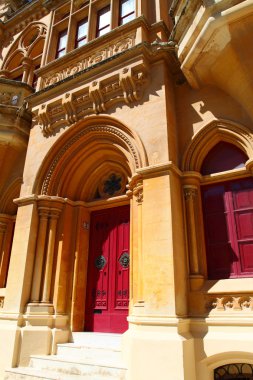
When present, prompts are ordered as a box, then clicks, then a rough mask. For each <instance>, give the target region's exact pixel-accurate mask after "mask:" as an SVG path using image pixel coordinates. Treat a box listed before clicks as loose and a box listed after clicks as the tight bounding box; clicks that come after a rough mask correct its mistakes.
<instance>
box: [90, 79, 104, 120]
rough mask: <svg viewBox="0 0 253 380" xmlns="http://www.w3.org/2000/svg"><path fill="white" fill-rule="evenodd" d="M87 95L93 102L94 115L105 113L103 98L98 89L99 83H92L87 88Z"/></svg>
mask: <svg viewBox="0 0 253 380" xmlns="http://www.w3.org/2000/svg"><path fill="white" fill-rule="evenodd" d="M89 95H90V98H91V100H92V102H93V110H94V112H95V113H96V114H98V113H100V112H105V111H106V107H105V103H104V97H103V94H102V91H101V88H100V82H98V81H93V82H92V84H91V86H90V87H89Z"/></svg>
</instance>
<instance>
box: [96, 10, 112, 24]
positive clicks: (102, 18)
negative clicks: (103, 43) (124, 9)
mask: <svg viewBox="0 0 253 380" xmlns="http://www.w3.org/2000/svg"><path fill="white" fill-rule="evenodd" d="M110 23H111V12H110V6H108V7H105V8H103V9H101V11H100V12H99V14H98V29H102V28H104V27H105V26H107V25H110Z"/></svg>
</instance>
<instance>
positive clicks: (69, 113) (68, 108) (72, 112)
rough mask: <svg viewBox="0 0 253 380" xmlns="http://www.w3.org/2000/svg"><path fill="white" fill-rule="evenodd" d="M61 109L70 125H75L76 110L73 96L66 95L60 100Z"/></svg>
mask: <svg viewBox="0 0 253 380" xmlns="http://www.w3.org/2000/svg"><path fill="white" fill-rule="evenodd" d="M62 107H63V108H64V110H65V112H66V117H67V120H68V122H69V123H70V124H73V123H75V122H76V121H77V120H78V119H77V115H76V109H75V106H74V103H73V94H70V93H66V94H64V96H63V99H62Z"/></svg>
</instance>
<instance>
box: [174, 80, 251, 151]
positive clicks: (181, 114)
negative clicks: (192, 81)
mask: <svg viewBox="0 0 253 380" xmlns="http://www.w3.org/2000/svg"><path fill="white" fill-rule="evenodd" d="M176 111H177V125H178V142H179V152H180V156H181V157H182V155H183V152H184V151H185V149H186V148H187V146H188V145H189V143H190V141H191V139H192V137H193V136H194V135H195V134H196V133H197V132H198V131H199V130H200V129H201V128H202V127H203V126H205V125H206V124H208V123H209V122H210V121H212V120H215V119H218V120H219V119H223V120H231V121H233V122H235V123H237V122H238V123H239V124H240V125H241V124H244V125H247V126H250V125H252V122H251V120H250V118H249V116H248V115H247V113H246V112H245V111H244V109H243V108H242V107H241V105H240V104H239V103H237V102H236V101H235V100H234V99H232V98H231V97H230V96H228V95H227V94H226V93H224V92H223V91H221V90H220V89H218V88H216V87H213V86H206V87H204V88H202V89H199V90H193V89H192V88H191V87H190V86H189V85H188V84H187V83H185V84H184V85H181V86H177V87H176Z"/></svg>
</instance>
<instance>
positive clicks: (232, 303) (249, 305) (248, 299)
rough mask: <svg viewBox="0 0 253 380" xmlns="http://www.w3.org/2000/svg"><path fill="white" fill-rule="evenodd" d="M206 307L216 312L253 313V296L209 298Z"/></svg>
mask: <svg viewBox="0 0 253 380" xmlns="http://www.w3.org/2000/svg"><path fill="white" fill-rule="evenodd" d="M206 307H207V309H208V310H214V311H223V312H228V311H253V295H240V296H239V295H228V296H227V295H225V296H220V297H209V298H208V300H207V304H206Z"/></svg>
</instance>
